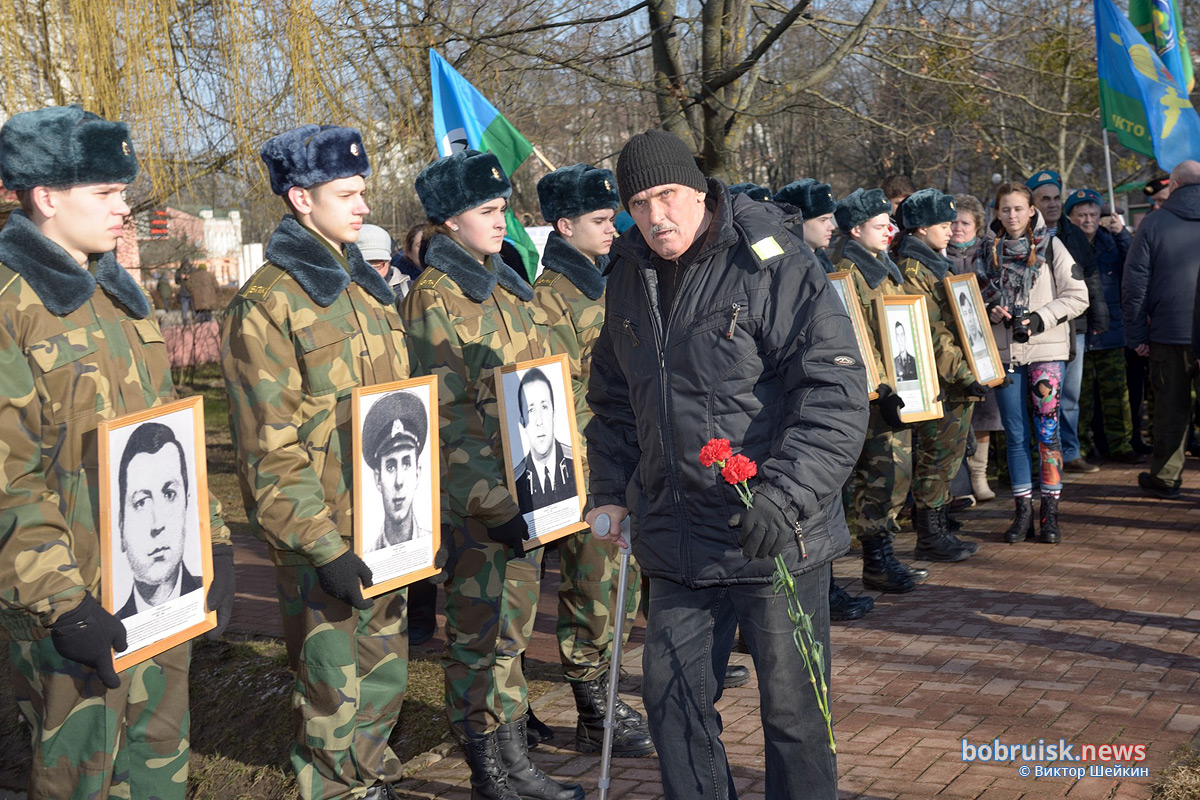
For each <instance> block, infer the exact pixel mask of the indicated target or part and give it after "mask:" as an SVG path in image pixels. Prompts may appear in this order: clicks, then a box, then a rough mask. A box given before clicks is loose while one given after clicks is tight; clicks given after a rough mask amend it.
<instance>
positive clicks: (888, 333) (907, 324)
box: [876, 294, 942, 422]
mask: <svg viewBox="0 0 1200 800" xmlns="http://www.w3.org/2000/svg"><path fill="white" fill-rule="evenodd" d="M876 302H877V303H878V304H879V306H878V310H879V324H880V325H881V326H882V327H883V335H882V336H880V337H879V338H880V339H881V340H882V342H883V366H884V369H885V370H887V376H888V382H889V383H891V385H892V386H894V387H896V392H897V393H898V394H899V395H900V398H901V399H902V400H904V408H902V409H901V410H900V419H901V421H903V422H923V421H925V420H928V419H939V418H941V416H942V404H941V402H939V401H938V399H937V396H938V395H939V394H941V386H940V384H939V382H938V375H937V362H936V361H935V359H934V355H933V330H932V329H931V328H930V327H929V309H928V307H927V306H926V305H925V296H924V295H920V294H894V295H884V296H882V297H880V298H878V299H877V301H876Z"/></svg>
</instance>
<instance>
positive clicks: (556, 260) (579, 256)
mask: <svg viewBox="0 0 1200 800" xmlns="http://www.w3.org/2000/svg"><path fill="white" fill-rule="evenodd" d="M607 263H608V256H602V257H601V262H600V263H599V264H593V263H592V262H591V261H589V260H588V258H587V257H586V256H585V255H583V253H580V252H579V251H578V250H576V249H575V248H574V247H572V246H571V245H569V244H567V242H566V241H565V240H564V239H563V238H562V237H561V236H559V235H558V234H557V233H551V234H550V238H549V239H547V240H546V251H545V252H544V253H543V254H542V265H543V266H544V267H545V269H543V270H542V274H541V275H539V276H538V279H537V280H536V281H535V282H534V284H533V302H534V304H535V305H537V307H538V308H540V309H541V310H542V311H543V312H544V313H545V315H546V326H547V327H546V332H547V335H548V339H549V345H550V351H551V352H552V353H554V354H555V355H558V354H559V353H565V354H566V356H567V358H568V360H569V361H570V364H571V388H572V390H573V391H574V392H575V422H576V424H577V425H578V430H579V442H580V451H581V452H580V457H581V458H582V461H583V475H584V480H585V481H586V480H587V449H586V446H585V445H584V444H583V442H584V440H583V429H584V428H586V427H587V424H588V420H590V419H591V418H592V412H591V410H590V409H589V408H588V404H587V385H588V377H589V376H590V375H591V371H592V347H593V346H594V345H595V344H596V339H597V338H599V336H600V330H601V329H602V328H603V327H604V283H605V279H604V276H603V275H602V274H601V271H602V270H603V269H604V267H605V266H606V265H607Z"/></svg>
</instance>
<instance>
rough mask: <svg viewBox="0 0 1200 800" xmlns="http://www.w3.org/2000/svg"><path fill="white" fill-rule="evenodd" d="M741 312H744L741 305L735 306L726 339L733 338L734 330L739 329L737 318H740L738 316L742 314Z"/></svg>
mask: <svg viewBox="0 0 1200 800" xmlns="http://www.w3.org/2000/svg"><path fill="white" fill-rule="evenodd" d="M741 310H742V304H741V303H734V304H733V313H732V314H730V315H729V330H727V331H725V338H726V339H732V338H733V331H734V328H736V327H737V318H738V314H739V313H740V312H741Z"/></svg>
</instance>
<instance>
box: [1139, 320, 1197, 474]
mask: <svg viewBox="0 0 1200 800" xmlns="http://www.w3.org/2000/svg"><path fill="white" fill-rule="evenodd" d="M1150 385H1151V386H1152V387H1153V388H1154V417H1153V421H1154V425H1153V430H1152V433H1153V434H1154V459H1153V461H1152V462H1151V466H1150V474H1152V475H1153V476H1154V477H1156V478H1158V479H1159V480H1160V481H1162V482H1163V483H1166V484H1168V485H1170V486H1179V484H1180V482H1181V479H1182V476H1183V462H1184V459H1185V458H1186V454H1185V452H1184V449H1185V448H1186V447H1187V438H1188V430H1189V429H1190V428H1191V425H1192V402H1193V401H1192V387H1193V386H1195V387H1196V388H1197V390H1200V380H1198V379H1197V376H1196V359H1195V358H1194V357H1193V355H1192V348H1190V347H1188V346H1187V345H1182V344H1158V343H1157V342H1151V343H1150Z"/></svg>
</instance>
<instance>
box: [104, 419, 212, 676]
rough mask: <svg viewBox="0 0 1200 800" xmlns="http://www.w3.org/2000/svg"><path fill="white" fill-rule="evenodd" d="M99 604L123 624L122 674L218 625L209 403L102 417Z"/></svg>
mask: <svg viewBox="0 0 1200 800" xmlns="http://www.w3.org/2000/svg"><path fill="white" fill-rule="evenodd" d="M97 435H98V437H99V453H100V547H101V553H102V558H103V566H102V576H101V582H102V583H101V591H100V602H101V603H102V604H103V606H104V608H105V609H106V610H107V611H109V612H110V613H112V614H114V615H116V617H117V618H118V619H120V620H121V621H122V622H123V623H124V624H125V633H126V637H127V639H128V642H127V645H128V646H127V647H126V648H125V649H124V650H121V651H118V652H115V653H114V654H113V655H114V658H113V660H114V663H115V665H116V669H117V671H118V672H119V671H121V670H123V669H126V668H128V667H131V666H133V665H135V664H139V663H141V662H142V661H145V660H146V659H148V658H153V657H154V656H156V655H158V654H159V653H162V652H163V651H165V650H168V649H170V648H172V647H174V646H175V645H177V644H180V643H181V642H185V641H187V640H189V639H192V638H194V637H196V636H199V635H200V634H201V633H204V632H205V631H208V630H212V629H213V628H215V627H216V625H217V614H216V612H215V611H213V612H208V611H206V609H205V605H206V603H205V600H206V598H207V596H208V587H209V584H210V583H211V582H212V575H213V567H212V537H211V533H212V532H211V530H210V529H209V511H208V468H207V464H206V462H205V456H204V400H203V398H201V397H189V398H187V399H185V400H177V401H175V402H173V403H168V404H166V405H162V406H157V407H155V408H151V409H147V410H146V411H139V412H137V413H134V414H127V415H125V416H123V417H118V418H117V419H111V420H102V421H101V422H100V425H99V427H98V430H97Z"/></svg>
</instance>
